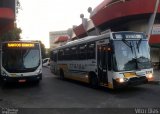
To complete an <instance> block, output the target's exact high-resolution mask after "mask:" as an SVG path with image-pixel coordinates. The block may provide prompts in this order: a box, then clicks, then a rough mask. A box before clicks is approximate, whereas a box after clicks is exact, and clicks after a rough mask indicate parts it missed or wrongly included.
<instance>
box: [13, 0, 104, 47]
mask: <svg viewBox="0 0 160 114" xmlns="http://www.w3.org/2000/svg"><path fill="white" fill-rule="evenodd" d="M19 1H20V4H21V9H20V10H19V13H18V14H17V18H16V20H17V26H18V27H20V28H21V29H22V34H21V37H22V40H41V41H42V42H43V43H44V44H45V47H46V48H49V32H50V31H61V30H67V29H68V28H72V26H73V25H80V24H81V19H80V14H81V13H83V14H84V17H85V18H89V13H88V12H87V9H88V7H92V9H94V8H95V7H96V6H97V5H98V4H99V3H101V2H102V1H103V0H19Z"/></svg>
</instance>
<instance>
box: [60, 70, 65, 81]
mask: <svg viewBox="0 0 160 114" xmlns="http://www.w3.org/2000/svg"><path fill="white" fill-rule="evenodd" d="M60 79H61V80H64V72H63V70H62V69H61V70H60Z"/></svg>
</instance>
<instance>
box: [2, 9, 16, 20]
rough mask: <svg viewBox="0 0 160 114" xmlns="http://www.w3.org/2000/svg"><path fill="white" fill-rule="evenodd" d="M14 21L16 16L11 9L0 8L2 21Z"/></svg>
mask: <svg viewBox="0 0 160 114" xmlns="http://www.w3.org/2000/svg"><path fill="white" fill-rule="evenodd" d="M1 18H2V19H12V20H14V18H15V14H14V12H13V10H12V9H10V8H0V19H1Z"/></svg>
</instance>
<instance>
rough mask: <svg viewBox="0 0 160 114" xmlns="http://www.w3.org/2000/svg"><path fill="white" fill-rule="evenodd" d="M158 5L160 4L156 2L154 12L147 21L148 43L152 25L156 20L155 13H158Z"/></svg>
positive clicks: (158, 1) (159, 0)
mask: <svg viewBox="0 0 160 114" xmlns="http://www.w3.org/2000/svg"><path fill="white" fill-rule="evenodd" d="M159 3H160V0H157V1H156V4H155V8H154V12H153V14H152V15H151V17H150V20H149V24H148V30H147V35H148V41H149V39H150V35H151V31H152V28H153V25H154V22H155V18H156V14H157V11H158V6H159Z"/></svg>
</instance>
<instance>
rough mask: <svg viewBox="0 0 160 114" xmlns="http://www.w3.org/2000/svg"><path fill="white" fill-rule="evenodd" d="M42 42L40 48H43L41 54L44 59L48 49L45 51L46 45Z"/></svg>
mask: <svg viewBox="0 0 160 114" xmlns="http://www.w3.org/2000/svg"><path fill="white" fill-rule="evenodd" d="M39 42H40V46H41V54H42V58H43V59H44V58H46V49H45V45H44V44H43V43H42V42H41V41H39Z"/></svg>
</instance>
